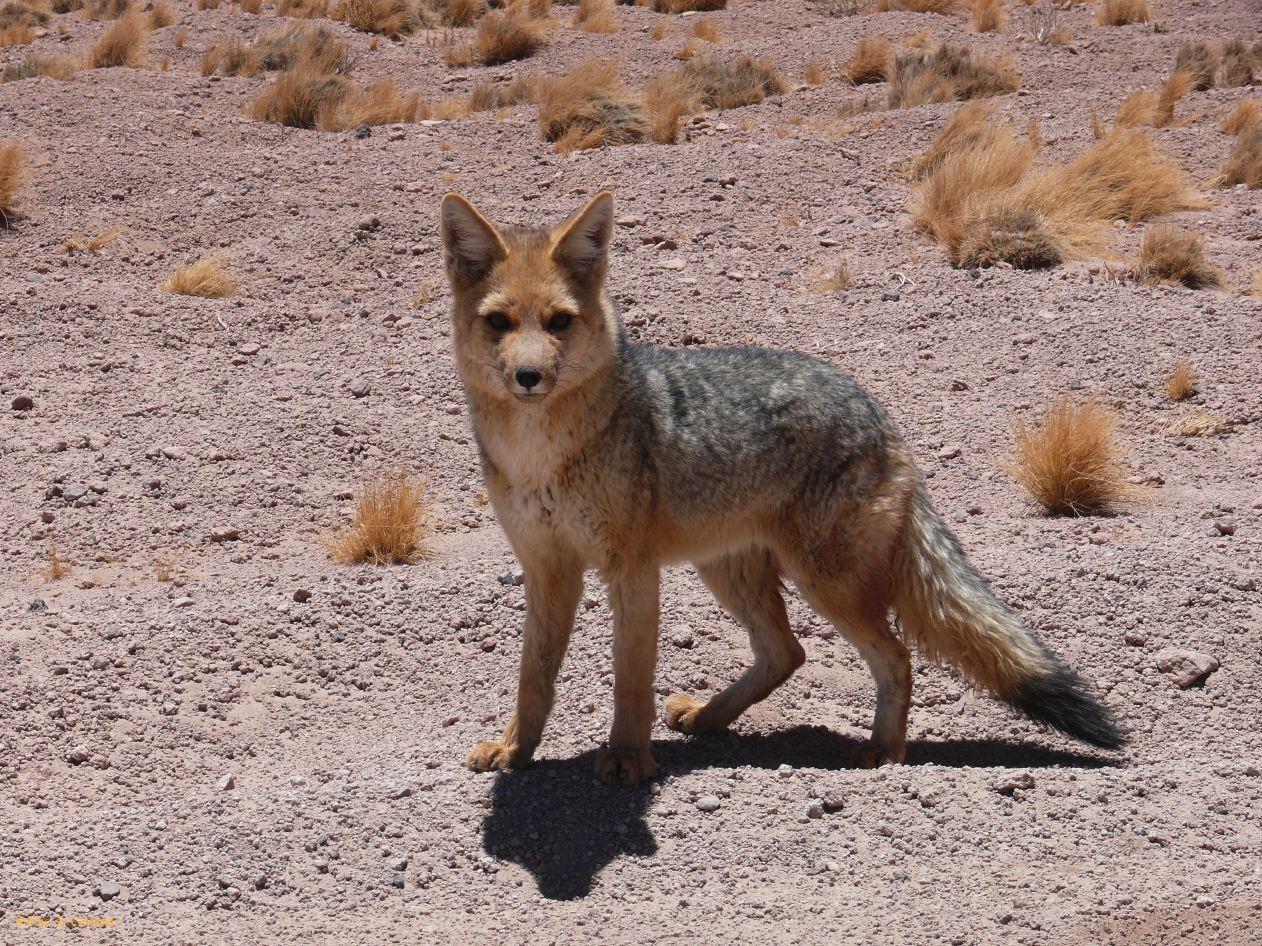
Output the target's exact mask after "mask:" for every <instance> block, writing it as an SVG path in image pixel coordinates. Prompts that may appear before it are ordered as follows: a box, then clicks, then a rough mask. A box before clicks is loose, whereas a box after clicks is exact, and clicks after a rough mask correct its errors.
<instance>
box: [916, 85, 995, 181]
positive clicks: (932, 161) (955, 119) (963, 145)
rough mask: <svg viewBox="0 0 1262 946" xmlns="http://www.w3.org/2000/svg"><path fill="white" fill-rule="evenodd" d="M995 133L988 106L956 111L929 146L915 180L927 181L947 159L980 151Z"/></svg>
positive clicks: (974, 105) (978, 104) (918, 162)
mask: <svg viewBox="0 0 1262 946" xmlns="http://www.w3.org/2000/svg"><path fill="white" fill-rule="evenodd" d="M994 130H997V129H996V126H995V125H993V124H992V119H991V107H990V106H989V105H988V104H987V103H985V102H969V103H968V104H966V105H962V106H960V107H959V108H957V109H956V110H955V113H954V114H953V115H952V116H951V117H950V118H949V119H947V123H946V124H945V125H943V126H942V130H941V131H940V132H938V134H937V136H936V137H935V138H934V139H933V143H932V144H931V145H930V146H929V148H928V150H927V151H925V153H924V154H922V155H921V156H920V157H919V158H917V159H916V162H915V165H914V166H913V170H912V176H913V177H915V178H916V179H917V180H923V179H924V178H926V177H927V176H928V175H929V174H931V173H932V172H933V171H935V170H937V168H938V166H939V165H940V164H941V163H942V162H943V160H945V159H946V157H947V156H948V155H951V154H954V153H956V152H959V151H966V150H974V149H979V148H981V147H982V146H983V140H984V139H985V138H986V137H987V136H988V135H989V134H990V133H991V132H992V131H994Z"/></svg>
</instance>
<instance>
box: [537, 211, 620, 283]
mask: <svg viewBox="0 0 1262 946" xmlns="http://www.w3.org/2000/svg"><path fill="white" fill-rule="evenodd" d="M612 238H613V194H611V193H610V192H609V191H601V192H600V193H599V194H597V195H596V196H595V197H593V198H592V199H591V202H590V203H588V205H587V206H586V207H584V208H583V209H582V210H580V211H579V212H578V213H577V214H575V215H574V216H573V217H571V218H570V219H569V220H568V221H567V222H566V223H565V224H564V225H563V226H562V227H561V228H560V229H559V230H558V231H557V232H556V234H555V236H554V237H553V242H552V259H553V260H555V261H556V263H557V265H558V266H561V267H563V268H564V269H566V270H568V271H569V273H570V274H571V275H572V276H574V278H575V279H578V280H579V281H580V282H587V281H589V280H595V281H599V280H601V279H603V278H604V275H605V269H606V266H607V264H608V262H609V241H610V240H611V239H612Z"/></svg>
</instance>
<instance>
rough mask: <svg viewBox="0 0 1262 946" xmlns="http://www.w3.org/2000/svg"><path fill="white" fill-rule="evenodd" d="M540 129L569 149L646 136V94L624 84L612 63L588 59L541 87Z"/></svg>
mask: <svg viewBox="0 0 1262 946" xmlns="http://www.w3.org/2000/svg"><path fill="white" fill-rule="evenodd" d="M539 132H540V134H541V135H542V136H543V139H544V140H545V141H551V142H554V143H555V144H556V146H557V150H558V151H560V152H568V151H575V150H585V149H588V148H599V147H603V146H605V145H624V144H633V143H635V142H639V141H644V140H645V139H646V138H647V137H648V134H649V123H648V119H647V117H646V115H645V109H644V103H643V100H642V99H641V98H640V97H639V96H638V95H636V94H635V93H633V92H632V91H631V90H630V89H628V88H627V87H626V86H625V85H623V83H622V81H621V79H620V78H619V77H618V70H617V67H616V65H615V64H614V63H612V62H608V61H606V60H600V59H589V60H587V61H585V62H582V63H579V65H577V66H576V67H575V68H574V69H572V70H570V72H568V73H566V74H565V75H563V76H557V77H555V78H549V79H546V80H544V81H543V83H542V84H541V86H540V89H539Z"/></svg>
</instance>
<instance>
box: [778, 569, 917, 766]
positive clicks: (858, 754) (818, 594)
mask: <svg viewBox="0 0 1262 946" xmlns="http://www.w3.org/2000/svg"><path fill="white" fill-rule="evenodd" d="M796 584H797V585H798V590H799V591H801V592H802V597H804V598H805V599H806V601H807V603H808V604H810V606H811V607H812V608H814V609H815V610H816V611H818V612H819V613H820V614H821V615H823V616H824V617H826V618H827V619H828V620H829V621H831V622H832V623H833V625H834V626H835V627H836V628H837V630H838V631H840V632H841V634H842V635H843V636H844V637H845V638H846V639H847V640H848V641H850V643H852V644H854V646H855V648H856V649H857V650H858V651H859V655H860V656H861V657H862V658H863V659H864V661H865V662H866V663H867V665H868V669H869V670H871V671H872V678H873V679H874V680H875V681H876V715H875V717H874V718H873V720H872V738H871V740H869V741H868V742H866V743H864V744H863V745H862V746H860V747H859V748H858V749H857V750H855V755H854V763H855V765H856V766H858V767H859V768H864V769H872V768H876V767H877V766H878V765H884V764H886V763H887V762H894V763H897V762H902V761H903V758H904V757H905V756H906V754H907V711H908V709H909V708H910V706H911V655H910V654H909V653H908V651H907V648H906V647H904V646H903V642H902V641H901V640H899V639H898V635H896V634H895V633H894V632H893V630H891V628H890V625H889V621H888V619H887V618H886V612H887V610H888V604H887V601H886V597H887V596H886V595H885V594H884V593H883V592H880V593H877V592H876V589H877V588H880V587H882V582H880V581H879V580H876V579H874V580H873V582H872V584H871V585H870V586H869V587H868V588H867V589H866V590H865V591H863V592H858V591H855V590H853V585H851V584H850V583H849V582H844V581H842V582H835V581H823V580H809V579H808V580H798V581H797V582H796Z"/></svg>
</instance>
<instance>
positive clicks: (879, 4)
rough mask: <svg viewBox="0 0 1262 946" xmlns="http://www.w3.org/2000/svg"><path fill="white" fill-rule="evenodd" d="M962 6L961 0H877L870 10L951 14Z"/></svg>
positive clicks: (872, 11) (876, 11)
mask: <svg viewBox="0 0 1262 946" xmlns="http://www.w3.org/2000/svg"><path fill="white" fill-rule="evenodd" d="M960 6H961V0H876V3H874V4H873V5H872V6H871V7H869V8H868V12H870V13H890V12H894V11H903V12H905V13H937V14H940V15H942V16H950V15H951V14H952V13H954V12H956V11H957V10H959V9H960Z"/></svg>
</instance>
